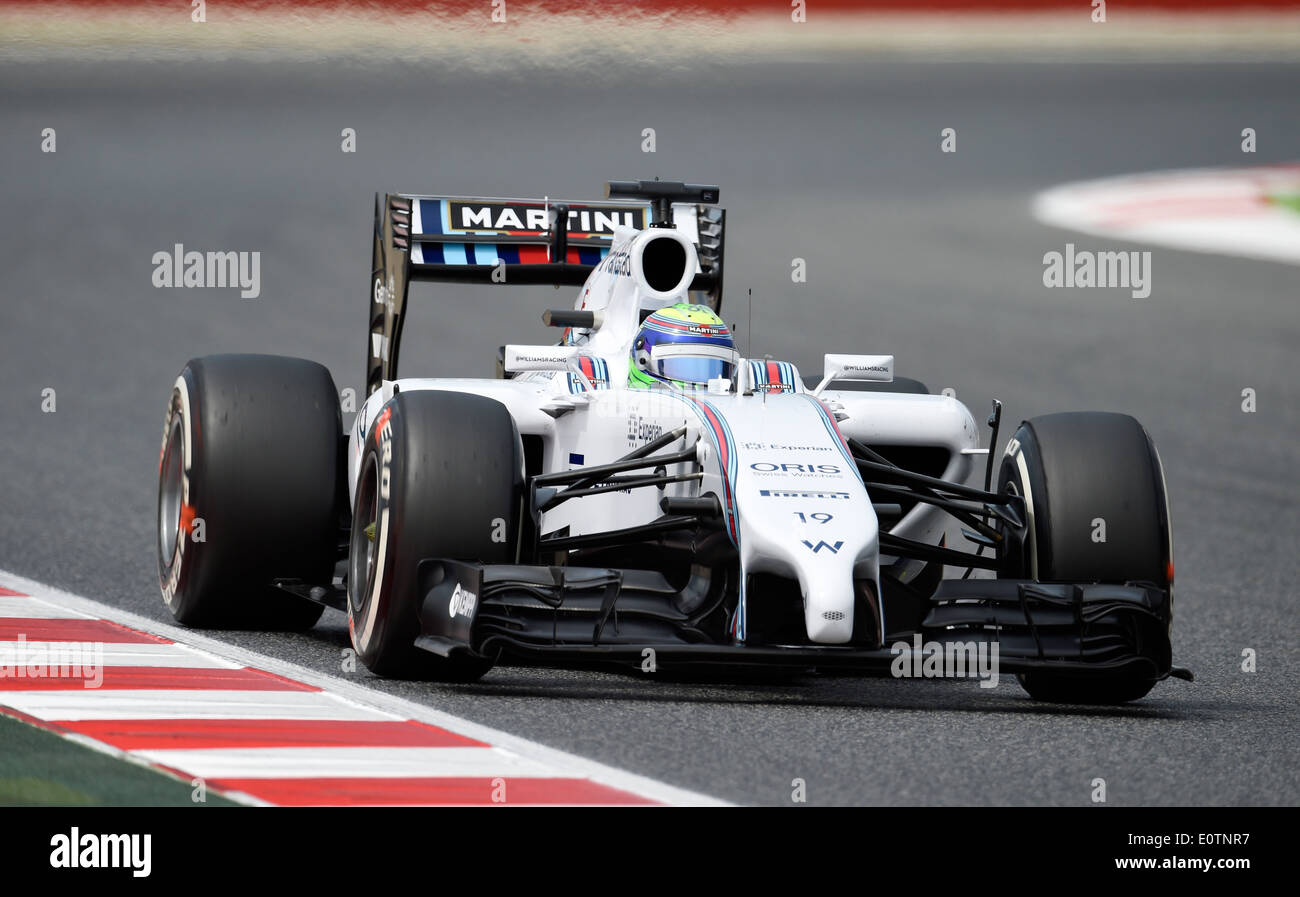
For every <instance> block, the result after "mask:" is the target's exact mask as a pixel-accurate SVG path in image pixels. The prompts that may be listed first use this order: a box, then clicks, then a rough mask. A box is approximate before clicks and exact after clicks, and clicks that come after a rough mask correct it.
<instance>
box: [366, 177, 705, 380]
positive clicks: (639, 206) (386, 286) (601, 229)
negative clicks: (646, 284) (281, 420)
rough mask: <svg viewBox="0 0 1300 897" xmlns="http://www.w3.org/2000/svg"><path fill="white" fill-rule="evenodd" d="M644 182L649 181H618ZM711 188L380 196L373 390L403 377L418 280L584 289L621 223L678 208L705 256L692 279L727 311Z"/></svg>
mask: <svg viewBox="0 0 1300 897" xmlns="http://www.w3.org/2000/svg"><path fill="white" fill-rule="evenodd" d="M637 183H644V182H617V181H616V182H613V184H623V185H625V186H626V185H629V184H637ZM664 186H668V185H667V183H665V184H664ZM675 186H678V187H683V188H685V187H686V186H687V185H680V184H679V185H675ZM697 189H698V188H697ZM711 189H713V191H714V192H713V194H712V195H711V197H710V196H709V195H707V194H706V195H705V199H706V201H705V202H701V203H694V202H671V203H666V202H664V201H663V200H658V201H657V202H658V203H659V206H658V208H656V204H655V201H648V200H644V201H643V200H638V199H629V200H626V201H618V200H614V201H582V202H570V201H567V200H555V199H500V198H476V197H468V196H422V195H416V194H409V193H389V194H385V195H382V196H381V195H379V194H376V195H375V231H374V252H373V254H372V257H371V273H370V333H369V345H368V346H367V352H366V391H367V394H369V393H372V392H374V391H375V390H377V389H378V388H379V387H380V384H381V383H382V381H384V380H395V379H397V359H398V349H399V345H400V342H401V334H402V323H403V319H404V312H405V309H406V299H407V292H408V289H409V287H410V284H411V283H412V282H416V281H433V282H445V283H483V284H500V285H518V284H551V285H553V286H575V287H576V286H581V285H582V284H583V283H584V282H586V280H587V276H588V275H589V274H590V273H591V272H592V270H593V269H594V268H595V267H596V265H598V264H600V262H601V260H602V259H603V258H604V257H605V256H606V255H607V254H608V253H609V247H610V245H611V243H612V242H613V238H614V230H615V228H620V227H630V228H635V229H638V230H640V229H643V228H646V227H649V226H652V225H654V224H655V223H656V221H657V220H658V219H659V218H660V217H661V216H662V213H663V212H664V211H665V210H666V209H667V208H669V207H670V208H671V213H672V219H673V225H674V226H675V227H676V228H677V229H678V230H679V231H681V232H682V233H684V234H686V235H687V236H688V237H690V239H691V240H692V241H693V242H694V243H695V246H696V250H697V253H698V255H699V259H700V271H699V273H697V274H696V276H695V279H694V281H693V282H692V283H691V289H692V290H693V291H696V292H697V293H699V294H700V295H698V296H697V301H699V302H701V303H703V304H706V305H710V306H712V307H713V308H714V309H715V310H716V309H718V308H720V307H721V305H722V252H723V236H724V235H723V231H724V227H725V223H726V211H725V210H723V209H720V208H718V207H716V206H713V205H709V204H708V202H710V201H711V202H716V201H717V193H716V188H711ZM687 192H689V191H687ZM616 195H617V194H616ZM683 195H685V194H683Z"/></svg>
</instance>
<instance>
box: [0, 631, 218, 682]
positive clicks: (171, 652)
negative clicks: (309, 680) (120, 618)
mask: <svg viewBox="0 0 1300 897" xmlns="http://www.w3.org/2000/svg"><path fill="white" fill-rule="evenodd" d="M86 644H92V645H94V646H95V647H96V648H98V649H100V650H102V652H103V653H102V655H100V656H98V657H94V656H93V655H88V654H87V653H86V652H85V650H84V646H85V645H86ZM70 658H71V659H73V660H79V661H80V662H81V663H83V664H84V663H86V662H88V661H90V660H92V659H93V660H95V661H97V662H101V663H103V665H104V666H106V667H168V668H172V669H209V670H210V669H221V670H237V669H241V667H240V665H239V664H237V663H232V662H230V661H229V660H224V659H222V658H220V657H213V656H211V655H209V654H204V653H201V652H199V651H195V650H193V649H191V648H187V647H185V646H184V645H177V644H168V645H158V644H130V643H121V642H89V643H87V642H18V641H6V642H0V664H3V663H11V664H24V665H25V664H32V663H35V664H42V665H51V664H58V663H60V662H66V661H68V660H69V659H70ZM2 687H3V680H0V689H2Z"/></svg>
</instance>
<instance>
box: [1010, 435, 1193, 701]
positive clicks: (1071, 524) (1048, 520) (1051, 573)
mask: <svg viewBox="0 0 1300 897" xmlns="http://www.w3.org/2000/svg"><path fill="white" fill-rule="evenodd" d="M1004 488H1009V489H1011V490H1012V491H1014V492H1015V493H1016V494H1018V495H1020V496H1023V497H1024V499H1025V503H1026V510H1027V512H1028V515H1029V521H1028V522H1029V533H1028V539H1027V540H1026V543H1025V546H1024V550H1023V551H1018V550H1016V549H1015V547H1012V548H1010V549H1009V550H1008V551H1006V552H1005V553H1004V556H1003V557H1004V566H1003V569H1002V570H1001V571H1000V575H1001V576H1003V577H1008V578H1015V579H1036V580H1038V581H1040V582H1072V583H1125V582H1147V583H1151V584H1154V585H1155V586H1157V587H1158V588H1162V589H1171V588H1172V585H1173V583H1172V577H1173V557H1172V543H1171V540H1170V527H1169V509H1168V503H1167V501H1166V495H1165V483H1164V473H1163V470H1162V468H1161V464H1160V457H1159V455H1158V454H1157V452H1156V448H1155V444H1154V443H1153V442H1152V440H1151V438H1150V436H1149V435H1148V434H1147V432H1146V430H1145V429H1144V428H1143V427H1142V425H1141V424H1140V423H1138V421H1137V420H1135V419H1134V418H1132V417H1130V416H1128V415H1126V414H1112V413H1106V412H1068V413H1064V414H1050V415H1046V416H1043V417H1036V418H1033V419H1032V420H1028V421H1025V422H1024V423H1022V424H1021V425H1020V428H1019V429H1018V430H1017V431H1016V434H1015V436H1014V437H1013V438H1012V439H1011V440H1010V441H1009V442H1008V443H1007V450H1006V453H1005V454H1004V456H1003V458H1002V464H1001V467H1000V469H999V472H998V489H999V490H1002V489H1004ZM1164 635H1165V636H1166V637H1167V626H1166V630H1165V633H1164ZM1164 648H1167V638H1166V639H1165V645H1164V646H1163V648H1160V647H1157V648H1155V649H1154V650H1157V651H1159V652H1160V653H1163V649H1164ZM1018 678H1019V680H1020V683H1021V685H1022V686H1023V687H1024V688H1025V690H1026V691H1027V692H1029V694H1030V695H1031V696H1032V697H1034V698H1035V699H1038V700H1043V701H1057V702H1069V703H1089V704H1116V703H1123V702H1125V701H1133V700H1136V699H1138V698H1141V697H1142V696H1144V695H1145V694H1146V693H1147V692H1149V691H1150V690H1151V688H1152V687H1153V686H1154V684H1155V682H1154V681H1153V680H1152V679H1150V678H1105V677H1073V676H1064V675H1061V674H1056V673H1044V672H1031V673H1024V674H1021V675H1020V676H1019V677H1018Z"/></svg>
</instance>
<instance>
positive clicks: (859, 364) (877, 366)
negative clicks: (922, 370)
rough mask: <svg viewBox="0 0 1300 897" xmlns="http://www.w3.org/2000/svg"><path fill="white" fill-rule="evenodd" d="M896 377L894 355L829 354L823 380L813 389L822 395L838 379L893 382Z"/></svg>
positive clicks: (816, 393) (815, 393) (815, 392)
mask: <svg viewBox="0 0 1300 897" xmlns="http://www.w3.org/2000/svg"><path fill="white" fill-rule="evenodd" d="M893 379H894V356H892V355H827V356H826V361H825V366H824V368H823V374H822V382H821V383H818V384H817V388H816V389H814V390H813V394H814V395H820V394H821V391H822V390H823V389H825V388H826V387H827V385H828V384H830V383H832V382H834V381H836V380H874V381H876V382H877V383H891V382H893Z"/></svg>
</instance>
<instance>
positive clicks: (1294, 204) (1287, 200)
mask: <svg viewBox="0 0 1300 897" xmlns="http://www.w3.org/2000/svg"><path fill="white" fill-rule="evenodd" d="M1268 201H1269V202H1271V203H1273V204H1274V205H1279V206H1282V207H1283V208H1287V209H1290V210H1291V211H1293V212H1296V213H1300V193H1279V194H1277V195H1275V196H1270V197H1269V198H1268Z"/></svg>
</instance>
